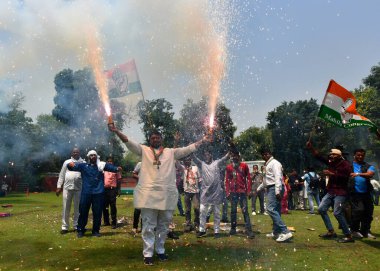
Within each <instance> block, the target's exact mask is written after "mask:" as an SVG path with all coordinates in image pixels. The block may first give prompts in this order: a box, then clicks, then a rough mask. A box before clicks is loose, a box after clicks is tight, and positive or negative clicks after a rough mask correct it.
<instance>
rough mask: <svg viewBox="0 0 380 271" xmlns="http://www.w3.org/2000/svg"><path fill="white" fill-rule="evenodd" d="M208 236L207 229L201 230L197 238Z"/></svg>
mask: <svg viewBox="0 0 380 271" xmlns="http://www.w3.org/2000/svg"><path fill="white" fill-rule="evenodd" d="M205 236H206V232H205V231H200V232H198V233H197V238H201V237H205Z"/></svg>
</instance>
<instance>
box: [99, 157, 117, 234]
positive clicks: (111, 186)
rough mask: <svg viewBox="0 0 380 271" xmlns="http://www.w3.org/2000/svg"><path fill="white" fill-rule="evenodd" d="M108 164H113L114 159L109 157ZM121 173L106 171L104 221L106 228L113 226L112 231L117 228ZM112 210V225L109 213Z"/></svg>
mask: <svg viewBox="0 0 380 271" xmlns="http://www.w3.org/2000/svg"><path fill="white" fill-rule="evenodd" d="M107 163H110V164H113V158H112V157H109V158H108V159H107ZM120 180H121V173H120V172H116V173H114V172H110V171H104V208H103V219H104V226H109V225H112V229H116V228H117V220H116V215H117V209H116V197H117V196H120ZM109 207H110V208H111V220H112V224H110V218H109V211H108V208H109Z"/></svg>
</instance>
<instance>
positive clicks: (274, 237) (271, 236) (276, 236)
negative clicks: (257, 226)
mask: <svg viewBox="0 0 380 271" xmlns="http://www.w3.org/2000/svg"><path fill="white" fill-rule="evenodd" d="M265 236H266V237H268V238H273V239H277V238H278V234H274V233H273V232H271V233H267V234H266V235H265Z"/></svg>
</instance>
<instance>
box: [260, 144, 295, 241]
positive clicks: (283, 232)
mask: <svg viewBox="0 0 380 271" xmlns="http://www.w3.org/2000/svg"><path fill="white" fill-rule="evenodd" d="M261 156H262V157H263V160H264V161H265V177H264V182H263V185H260V186H259V188H258V189H257V190H258V191H260V190H261V189H263V188H266V189H267V212H268V214H269V216H270V217H271V219H272V222H273V231H272V233H270V234H267V237H271V238H274V239H276V242H285V241H288V240H289V239H290V238H292V237H293V235H292V233H291V232H290V231H289V230H288V228H287V227H286V225H285V223H284V222H283V221H282V219H281V197H282V194H283V193H284V187H283V182H282V177H283V176H282V165H281V163H280V162H279V161H277V160H276V159H274V158H273V156H272V152H271V151H270V150H269V149H265V148H264V149H262V150H261Z"/></svg>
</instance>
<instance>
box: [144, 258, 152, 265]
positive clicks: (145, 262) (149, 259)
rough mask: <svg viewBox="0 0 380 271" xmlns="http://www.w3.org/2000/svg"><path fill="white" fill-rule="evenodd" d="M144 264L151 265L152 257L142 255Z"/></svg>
mask: <svg viewBox="0 0 380 271" xmlns="http://www.w3.org/2000/svg"><path fill="white" fill-rule="evenodd" d="M144 264H145V265H153V257H144Z"/></svg>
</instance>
